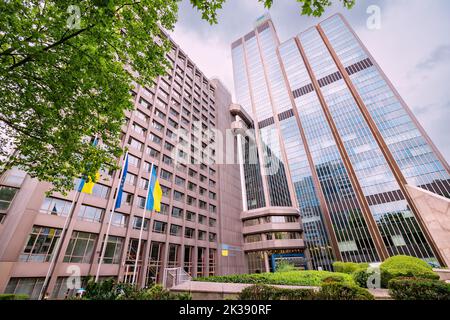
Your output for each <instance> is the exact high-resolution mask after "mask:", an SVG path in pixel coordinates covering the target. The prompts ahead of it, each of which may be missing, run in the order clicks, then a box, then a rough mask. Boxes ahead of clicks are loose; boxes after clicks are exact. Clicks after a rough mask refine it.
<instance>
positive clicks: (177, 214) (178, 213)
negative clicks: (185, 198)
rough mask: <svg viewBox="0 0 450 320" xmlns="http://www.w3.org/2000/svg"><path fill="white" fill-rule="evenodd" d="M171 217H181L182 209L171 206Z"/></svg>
mask: <svg viewBox="0 0 450 320" xmlns="http://www.w3.org/2000/svg"><path fill="white" fill-rule="evenodd" d="M172 217H175V218H182V217H183V209H180V208H177V207H173V208H172Z"/></svg>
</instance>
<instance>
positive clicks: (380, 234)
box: [231, 15, 450, 269]
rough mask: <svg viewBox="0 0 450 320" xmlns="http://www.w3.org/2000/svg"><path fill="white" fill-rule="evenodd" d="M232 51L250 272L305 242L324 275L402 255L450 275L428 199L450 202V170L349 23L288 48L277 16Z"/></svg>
mask: <svg viewBox="0 0 450 320" xmlns="http://www.w3.org/2000/svg"><path fill="white" fill-rule="evenodd" d="M231 47H232V58H233V69H234V81H235V90H236V99H237V101H236V102H237V104H238V105H235V106H233V107H232V108H231V113H232V114H233V115H235V119H236V122H235V123H234V124H233V126H234V127H236V128H240V129H241V131H240V132H241V134H240V135H239V138H238V139H239V140H240V143H241V145H242V154H241V156H242V157H243V158H244V165H243V166H242V168H241V170H242V172H243V174H242V177H243V178H244V179H245V180H244V181H243V183H242V185H243V195H244V198H245V199H244V200H245V203H244V212H243V214H242V220H243V231H244V234H245V243H244V249H245V251H246V256H247V258H248V259H249V261H253V262H254V261H255V260H256V259H255V255H256V256H258V257H260V259H262V260H263V261H262V263H265V265H266V266H268V265H269V262H268V261H270V260H273V259H270V258H271V256H272V255H275V256H276V257H280V255H277V253H278V251H280V252H281V257H282V256H283V255H286V257H289V256H290V254H291V251H301V248H302V244H301V243H297V244H294V242H296V241H298V242H300V240H286V242H285V243H284V245H285V247H283V248H282V247H281V245H280V246H275V247H276V248H274V246H273V244H272V243H270V242H271V241H272V239H273V238H272V237H273V236H275V239H278V238H280V239H281V238H284V237H287V238H289V239H291V238H297V237H299V236H301V231H302V230H303V239H304V241H305V245H306V247H307V249H308V250H307V255H306V258H307V261H308V263H309V266H310V267H313V268H319V267H321V268H325V269H329V268H330V267H331V266H330V264H331V262H332V261H334V260H343V261H354V262H377V261H383V260H384V259H386V258H387V257H389V256H392V255H398V254H406V255H411V256H416V257H419V258H422V259H424V260H426V261H428V262H430V263H434V264H436V265H438V264H440V265H448V264H449V263H450V250H448V249H449V248H448V245H446V244H445V243H446V242H445V240H444V239H443V238H442V235H443V233H442V232H437V231H434V230H436V228H435V227H434V226H433V223H431V224H430V223H429V221H431V220H430V219H428V216H427V215H429V214H430V210H431V211H432V209H430V210H428V209H423V208H424V206H423V205H422V203H420V199H419V198H421V196H418V195H417V194H416V192H419V193H420V192H422V195H423V196H425V194H426V196H427V197H432V198H433V201H436V203H437V202H439V201H445V199H444V198H441V197H446V198H449V197H450V175H449V166H448V164H447V162H446V161H445V159H444V158H443V157H442V156H441V154H440V153H439V151H438V150H437V149H436V147H435V146H434V145H433V143H432V142H431V140H430V138H429V137H428V136H427V134H426V133H425V131H424V130H423V128H422V127H421V126H420V124H419V123H418V122H417V120H416V118H415V117H414V115H413V114H412V113H411V111H410V109H409V108H408V106H407V105H406V104H405V102H404V101H403V100H402V99H401V97H400V96H399V95H398V93H397V91H396V90H395V89H394V87H393V86H392V84H391V83H390V82H389V80H388V79H387V77H386V76H385V75H384V73H383V72H382V70H381V69H380V67H379V66H378V65H377V63H376V61H375V60H374V58H373V57H372V56H371V55H370V53H369V52H368V50H367V49H366V48H365V47H364V45H363V44H362V42H361V41H360V40H359V38H358V37H357V35H356V34H355V32H354V31H353V30H352V28H351V27H350V26H349V24H348V23H347V22H346V21H345V19H344V18H343V17H342V16H341V15H334V16H332V17H330V18H328V19H326V20H324V21H323V22H321V23H319V24H318V25H317V26H314V27H311V28H309V29H307V30H306V31H303V32H301V33H300V34H298V35H297V36H295V37H293V38H292V39H290V40H288V41H285V42H283V43H280V41H279V39H278V36H277V33H276V30H275V27H274V25H273V23H272V21H271V19H270V17H268V16H265V17H262V18H261V19H259V20H258V22H257V23H256V25H255V28H254V30H252V31H251V32H249V33H248V34H246V35H244V36H243V37H242V38H240V39H238V40H236V41H235V42H233V43H232V46H231ZM246 128H250V129H251V128H254V129H255V133H254V135H253V137H249V136H252V135H251V134H250V135H249V134H245V132H244V131H243V129H246ZM252 143H253V144H256V145H255V146H253V150H255V151H254V152H253V153H254V154H256V156H255V158H256V161H253V162H252V161H249V159H248V154H249V150H251V149H252V148H251V147H252V146H251V144H252ZM248 145H250V148H249V147H248ZM273 156H275V157H273ZM269 157H272V159H269V161H268V158H269ZM273 159H275V161H273ZM273 163H276V164H277V165H276V167H278V170H270V169H268V168H270V167H272V165H273ZM427 192H428V193H427ZM444 204H445V203H444ZM294 209H298V211H299V213H300V216H301V223H300V224H299V223H298V221H297V220H296V218H295V217H294V216H287V215H286V213H285V212H294V211H295V210H294ZM282 212H283V213H282ZM291 221H296V223H297V229H298V230H295V231H294V230H293V229H292V227H290V225H289V224H288V223H286V222H291ZM276 222H277V223H276ZM294 234H295V235H294ZM277 237H278V238H277ZM293 247H297V249H294V248H293ZM274 249H276V250H274ZM261 253H262V254H261ZM264 259H265V260H266V261H265V262H264ZM269 267H270V268H271V269H273V266H270V265H269ZM250 269H252V268H251V265H250ZM253 269H254V268H253ZM266 269H267V268H266Z"/></svg>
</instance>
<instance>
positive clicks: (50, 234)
mask: <svg viewBox="0 0 450 320" xmlns="http://www.w3.org/2000/svg"><path fill="white" fill-rule="evenodd" d="M153 231H154V232H157V233H164V234H165V233H167V223H164V222H160V221H154V224H153ZM207 234H208V240H209V241H210V242H215V241H217V235H216V234H215V233H212V232H209V233H207V232H206V231H203V230H197V239H198V240H205V241H206V240H207ZM170 235H173V236H181V235H182V226H179V225H175V224H171V225H170ZM184 236H185V237H186V238H195V229H192V228H187V227H186V228H185V231H184ZM60 238H61V229H57V228H50V227H42V226H33V229H32V231H31V233H30V235H29V236H28V239H27V242H26V244H25V247H24V249H23V252H22V254H21V255H20V257H19V260H20V261H23V262H48V261H50V260H51V257H52V255H53V253H54V251H55V248H56V245H57V243H58V241H60ZM97 239H98V235H97V234H94V233H89V232H82V231H73V232H72V235H71V238H70V240H69V244H68V246H67V249H66V252H65V254H64V260H63V261H64V262H69V263H91V262H92V257H93V253H94V250H95V245H96V242H97ZM123 244H124V238H123V237H118V236H111V235H110V236H109V237H108V242H107V244H106V250H105V255H104V260H103V263H106V264H118V263H120V257H121V254H122V250H123ZM101 251H102V250H100V252H101Z"/></svg>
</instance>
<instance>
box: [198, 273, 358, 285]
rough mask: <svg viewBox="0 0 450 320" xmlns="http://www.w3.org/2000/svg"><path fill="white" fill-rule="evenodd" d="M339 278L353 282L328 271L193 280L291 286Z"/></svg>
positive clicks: (345, 275)
mask: <svg viewBox="0 0 450 320" xmlns="http://www.w3.org/2000/svg"><path fill="white" fill-rule="evenodd" d="M329 277H333V278H339V279H341V281H343V282H345V283H348V284H355V282H354V280H353V278H352V276H351V275H350V274H345V273H338V272H329V271H316V270H306V271H289V272H275V273H258V274H233V275H227V276H213V277H204V278H196V279H193V280H194V281H207V282H225V283H250V284H256V283H260V284H278V285H293V286H320V285H321V284H322V281H323V280H324V279H326V278H329Z"/></svg>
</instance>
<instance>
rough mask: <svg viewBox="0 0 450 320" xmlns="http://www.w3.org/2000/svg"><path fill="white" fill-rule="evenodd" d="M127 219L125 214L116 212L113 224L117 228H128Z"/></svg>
mask: <svg viewBox="0 0 450 320" xmlns="http://www.w3.org/2000/svg"><path fill="white" fill-rule="evenodd" d="M127 218H128V217H127V215H125V214H123V213H119V212H114V215H113V217H112V222H111V224H112V225H113V226H115V227H121V228H126V226H127V220H128V219H127Z"/></svg>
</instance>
